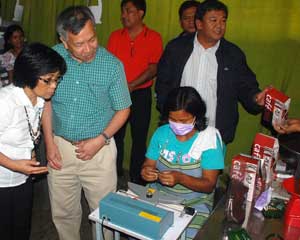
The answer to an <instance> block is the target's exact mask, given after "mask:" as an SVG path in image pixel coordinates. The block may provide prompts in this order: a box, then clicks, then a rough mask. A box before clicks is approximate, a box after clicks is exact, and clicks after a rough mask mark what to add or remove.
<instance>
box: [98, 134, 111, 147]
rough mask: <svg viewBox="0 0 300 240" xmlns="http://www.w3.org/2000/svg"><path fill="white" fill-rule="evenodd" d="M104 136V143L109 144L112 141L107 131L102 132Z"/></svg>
mask: <svg viewBox="0 0 300 240" xmlns="http://www.w3.org/2000/svg"><path fill="white" fill-rule="evenodd" d="M100 135H102V136H103V137H104V144H105V145H108V144H109V143H110V137H108V136H107V134H106V133H105V132H102V133H100Z"/></svg>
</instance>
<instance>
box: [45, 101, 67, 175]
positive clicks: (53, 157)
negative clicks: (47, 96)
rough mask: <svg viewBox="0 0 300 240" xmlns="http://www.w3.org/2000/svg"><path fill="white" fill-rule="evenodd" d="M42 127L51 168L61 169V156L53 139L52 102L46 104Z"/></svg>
mask: <svg viewBox="0 0 300 240" xmlns="http://www.w3.org/2000/svg"><path fill="white" fill-rule="evenodd" d="M42 125H43V133H44V139H45V145H46V154H47V160H48V163H49V165H50V167H52V168H54V169H56V170H58V169H61V167H62V165H61V155H60V152H59V150H58V147H57V145H56V144H55V143H54V139H53V129H52V105H51V101H47V102H45V106H44V111H43V117H42Z"/></svg>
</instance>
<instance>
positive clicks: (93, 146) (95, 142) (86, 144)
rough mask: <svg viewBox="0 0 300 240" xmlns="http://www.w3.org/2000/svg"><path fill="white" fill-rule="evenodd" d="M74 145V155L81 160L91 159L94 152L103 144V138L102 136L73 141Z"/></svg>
mask: <svg viewBox="0 0 300 240" xmlns="http://www.w3.org/2000/svg"><path fill="white" fill-rule="evenodd" d="M73 145H74V146H76V148H77V149H76V150H75V152H76V157H77V158H79V159H81V160H84V161H86V160H91V159H92V158H93V157H94V156H95V155H96V153H97V152H98V151H99V150H100V149H101V148H102V147H103V146H104V145H105V142H104V138H103V137H102V136H99V137H95V138H90V139H86V140H82V141H79V142H74V143H73Z"/></svg>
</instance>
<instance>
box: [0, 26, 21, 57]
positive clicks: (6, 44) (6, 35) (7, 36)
mask: <svg viewBox="0 0 300 240" xmlns="http://www.w3.org/2000/svg"><path fill="white" fill-rule="evenodd" d="M14 32H20V33H22V35H23V36H24V31H23V29H22V27H21V26H19V25H17V24H12V25H10V26H8V27H7V28H6V30H5V32H4V35H3V38H4V52H6V51H8V50H10V49H12V48H13V46H12V45H11V44H10V43H9V39H10V38H11V36H12V35H13V34H14Z"/></svg>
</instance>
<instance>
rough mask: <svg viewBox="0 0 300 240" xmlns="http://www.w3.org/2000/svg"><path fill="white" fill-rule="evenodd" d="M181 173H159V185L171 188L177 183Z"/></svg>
mask: <svg viewBox="0 0 300 240" xmlns="http://www.w3.org/2000/svg"><path fill="white" fill-rule="evenodd" d="M180 176H181V173H180V172H177V171H162V172H160V173H159V175H158V178H159V181H160V182H161V184H163V185H166V186H168V187H173V186H174V185H176V184H177V183H179V179H180Z"/></svg>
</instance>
